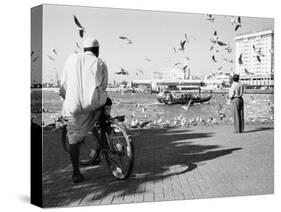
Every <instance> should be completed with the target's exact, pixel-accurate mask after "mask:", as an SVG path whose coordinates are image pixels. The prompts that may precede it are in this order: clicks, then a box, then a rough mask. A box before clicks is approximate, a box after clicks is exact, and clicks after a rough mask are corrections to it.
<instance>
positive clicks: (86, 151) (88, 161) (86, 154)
mask: <svg viewBox="0 0 281 212" xmlns="http://www.w3.org/2000/svg"><path fill="white" fill-rule="evenodd" d="M99 153H100V148H99V146H98V142H97V138H96V134H95V133H90V132H89V133H88V135H87V136H86V138H85V140H84V141H83V143H82V144H81V145H80V165H84V166H87V165H95V164H94V163H95V162H97V160H98V159H99Z"/></svg>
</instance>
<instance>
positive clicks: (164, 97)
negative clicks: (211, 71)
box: [157, 88, 212, 105]
mask: <svg viewBox="0 0 281 212" xmlns="http://www.w3.org/2000/svg"><path fill="white" fill-rule="evenodd" d="M193 89H194V88H193ZM197 90H198V91H199V93H198V94H196V93H194V92H190V91H189V92H187V91H169V90H165V91H163V92H161V93H159V94H158V95H157V100H158V101H159V102H160V103H165V104H167V105H171V104H188V103H189V101H191V104H194V103H204V102H208V101H209V100H210V99H211V98H212V95H208V96H205V97H201V93H200V88H197Z"/></svg>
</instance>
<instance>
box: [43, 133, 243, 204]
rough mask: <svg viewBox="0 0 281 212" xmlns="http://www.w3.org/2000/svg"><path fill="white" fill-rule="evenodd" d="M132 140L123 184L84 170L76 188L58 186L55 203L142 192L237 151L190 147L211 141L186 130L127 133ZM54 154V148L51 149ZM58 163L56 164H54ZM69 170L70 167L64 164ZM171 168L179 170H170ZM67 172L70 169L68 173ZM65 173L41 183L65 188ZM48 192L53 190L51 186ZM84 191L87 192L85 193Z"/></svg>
mask: <svg viewBox="0 0 281 212" xmlns="http://www.w3.org/2000/svg"><path fill="white" fill-rule="evenodd" d="M129 134H131V135H132V136H133V142H134V146H135V163H134V170H133V173H132V175H131V176H130V177H129V178H128V179H126V180H123V181H118V180H116V179H115V178H113V177H112V176H111V174H110V172H109V171H108V169H107V168H106V167H103V166H98V167H93V168H91V167H90V168H87V169H86V172H84V173H85V175H86V176H87V178H88V180H86V181H85V182H84V183H81V184H80V185H75V186H71V185H69V184H68V185H66V186H60V188H59V190H55V189H54V190H51V191H50V192H51V194H52V193H54V194H55V193H56V194H57V195H56V197H55V198H58V199H62V201H63V200H64V198H66V197H67V198H68V199H70V200H69V203H72V202H75V201H79V198H81V196H83V195H85V192H86V193H87V195H91V194H92V197H91V198H90V199H89V200H88V201H89V202H88V203H89V204H91V202H92V201H97V200H101V199H102V198H104V197H106V196H108V195H110V194H111V193H118V195H120V196H122V195H124V194H126V195H128V194H135V193H143V192H145V191H144V190H143V189H142V186H141V185H142V184H145V183H148V182H156V181H159V180H163V179H165V178H168V177H170V176H173V175H181V174H183V173H186V172H189V171H192V170H194V169H196V168H197V166H198V164H200V162H203V161H208V160H212V159H215V158H218V157H222V156H224V155H228V154H231V153H232V152H234V151H237V150H241V148H229V149H225V148H222V147H221V146H218V145H200V144H196V143H194V140H196V139H202V138H208V137H211V136H212V135H213V134H212V133H192V132H190V131H188V130H171V131H170V130H165V129H148V130H142V131H131V132H129ZM52 150H56V148H52ZM57 163H58V162H57ZM65 166H70V164H65ZM70 167H71V166H70ZM171 167H179V168H178V169H175V170H174V169H173V168H172V169H171ZM70 170H71V169H70ZM70 174H71V173H69V171H66V169H61V168H58V169H56V170H53V171H52V173H49V175H48V177H47V178H46V179H45V180H46V181H48V182H49V183H50V182H51V184H52V183H60V184H61V185H63V184H66V182H64V181H63V180H65V179H64V178H62V177H61V176H65V175H70ZM52 188H55V186H53V187H52ZM85 188H87V189H86V190H85Z"/></svg>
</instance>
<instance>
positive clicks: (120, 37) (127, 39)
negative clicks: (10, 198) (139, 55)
mask: <svg viewBox="0 0 281 212" xmlns="http://www.w3.org/2000/svg"><path fill="white" fill-rule="evenodd" d="M119 39H121V40H124V41H126V42H127V44H132V43H133V42H132V40H130V39H129V38H128V37H126V36H119Z"/></svg>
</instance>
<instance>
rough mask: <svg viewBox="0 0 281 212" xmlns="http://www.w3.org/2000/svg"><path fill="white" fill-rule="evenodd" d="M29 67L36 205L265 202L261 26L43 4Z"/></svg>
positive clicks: (270, 124) (266, 94)
mask: <svg viewBox="0 0 281 212" xmlns="http://www.w3.org/2000/svg"><path fill="white" fill-rule="evenodd" d="M30 61H31V85H30V89H31V92H30V94H31V117H30V119H31V144H32V145H34V146H33V148H32V147H31V155H33V156H32V157H31V159H32V160H33V161H31V167H32V163H33V162H34V164H35V163H36V162H37V163H40V167H39V168H40V170H39V171H40V174H39V175H36V176H35V175H32V176H31V180H32V181H36V182H41V183H42V184H41V185H42V188H41V191H40V192H41V201H40V203H37V205H38V204H39V205H40V206H42V207H72V206H92V205H109V204H123V203H144V202H159V201H171V200H190V199H205V198H218V197H219V198H221V197H236V196H248V195H265V194H273V193H274V19H273V18H269V17H268V18H267V17H252V16H247V14H244V16H235V15H225V14H205V13H183V12H164V11H149V10H136V9H115V8H106V7H89V6H68V5H56V4H43V5H39V6H36V7H33V8H31V49H30ZM39 149H40V151H41V152H40V151H39V152H38V151H37V150H39ZM35 152H36V153H37V155H36V153H35ZM40 153H41V154H40ZM38 156H39V157H38ZM35 160H36V161H35ZM34 166H35V165H34ZM37 167H38V166H37ZM34 170H35V169H34ZM34 174H35V172H34ZM39 178H40V179H39ZM31 184H32V182H31ZM31 191H33V190H32V189H31ZM37 192H38V191H37ZM36 198H40V197H36ZM32 199H33V197H32V194H31V202H32V201H33V203H35V204H36V201H34V200H32Z"/></svg>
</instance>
